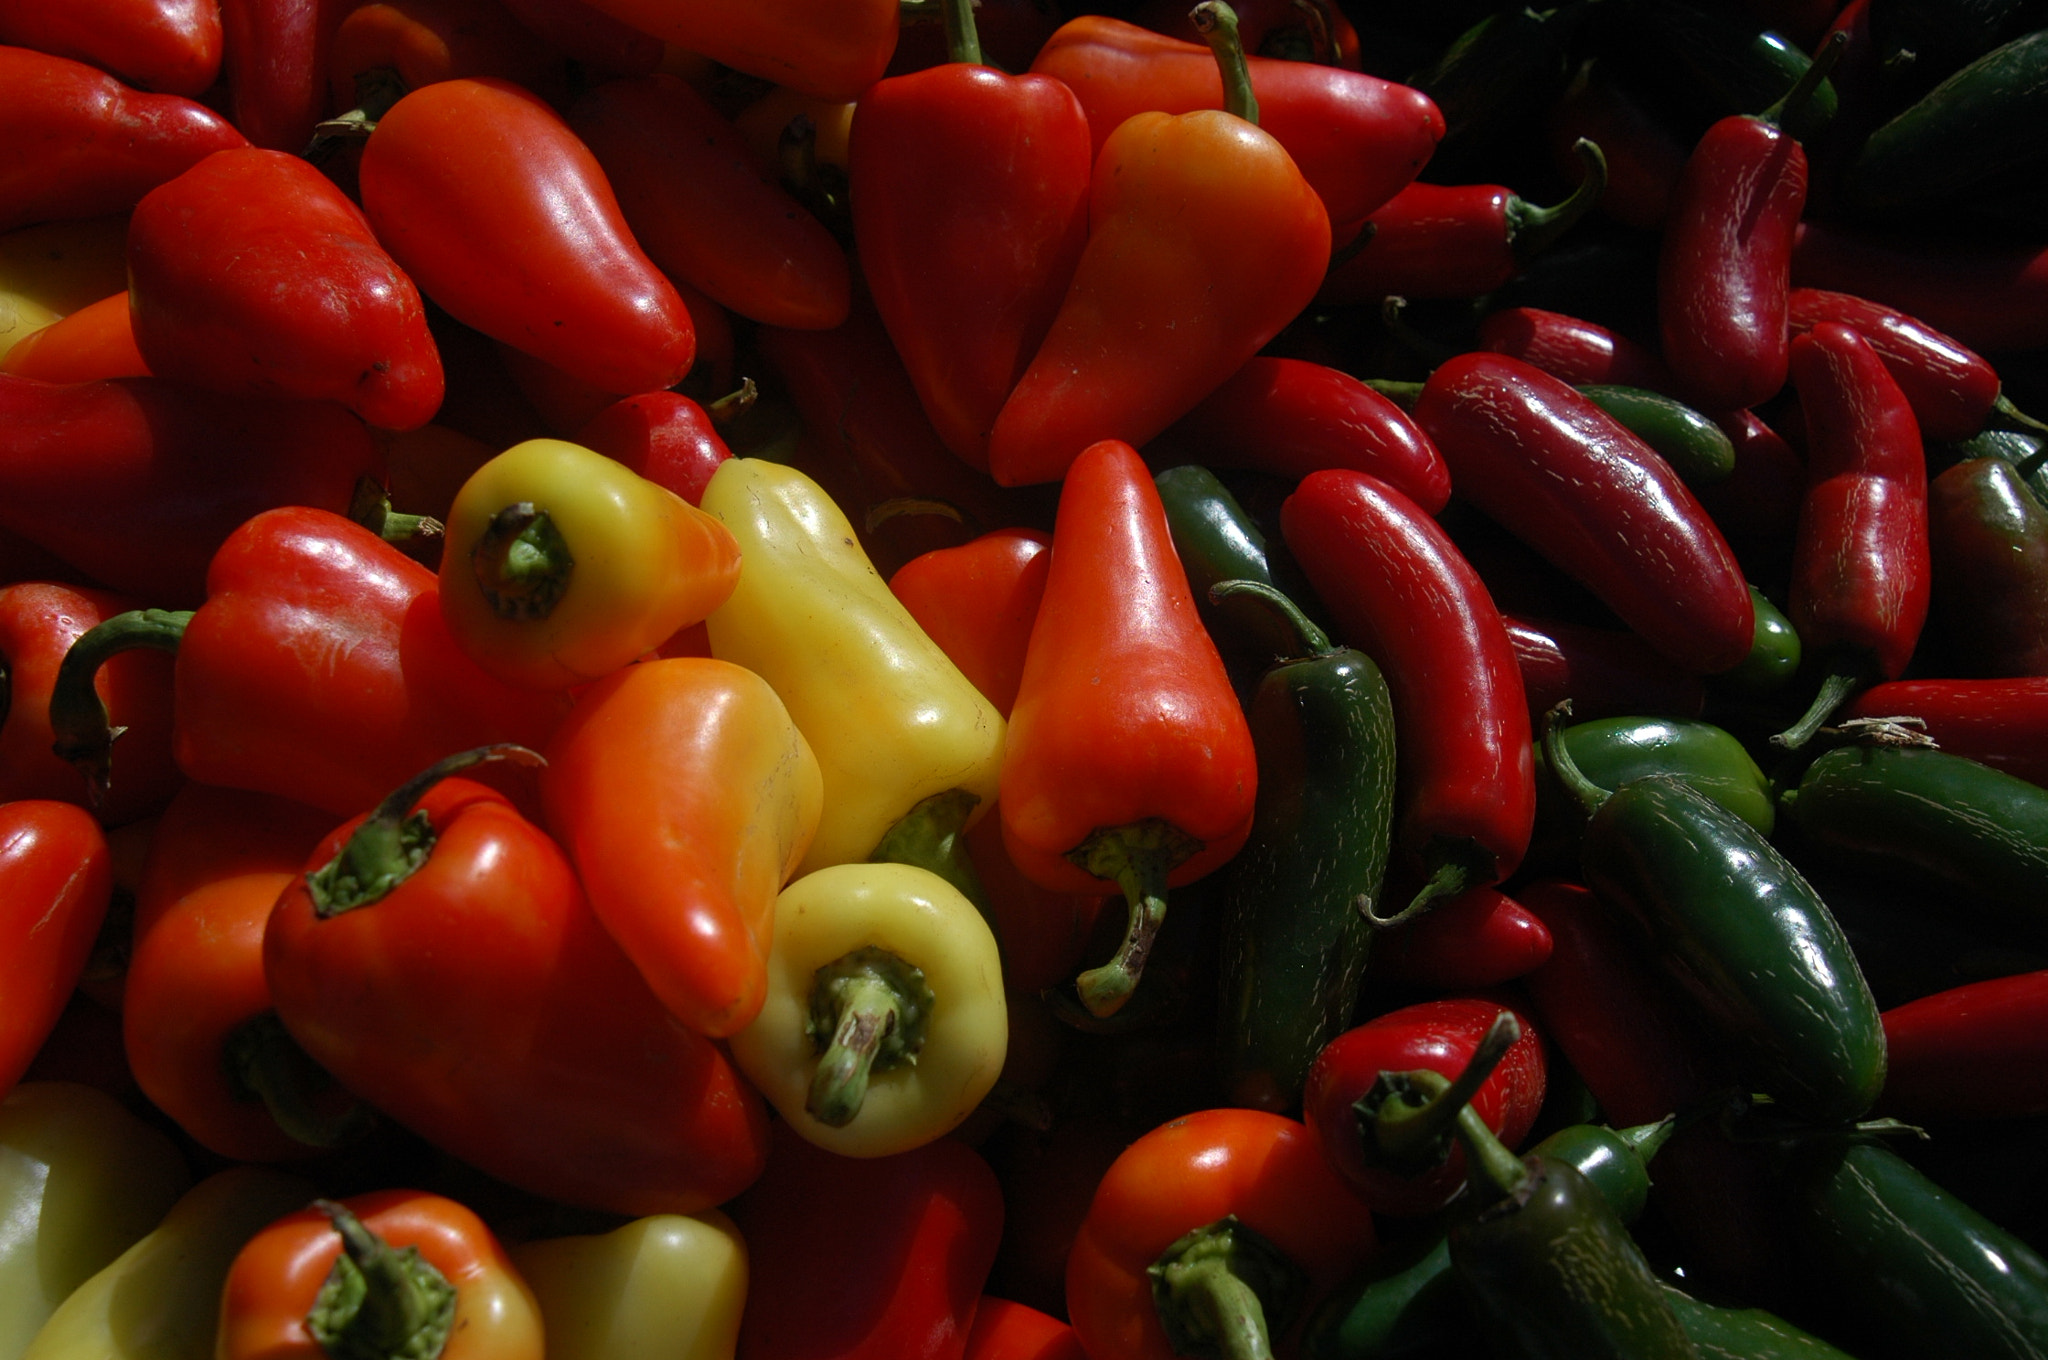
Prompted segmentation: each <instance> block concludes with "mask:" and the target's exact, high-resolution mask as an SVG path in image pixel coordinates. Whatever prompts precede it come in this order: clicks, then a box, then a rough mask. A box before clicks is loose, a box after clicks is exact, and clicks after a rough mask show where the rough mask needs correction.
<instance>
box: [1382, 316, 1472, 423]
mask: <svg viewBox="0 0 2048 1360" xmlns="http://www.w3.org/2000/svg"><path fill="white" fill-rule="evenodd" d="M1407 311H1408V299H1407V298H1405V297H1402V296H1401V295H1400V294H1399V293H1389V294H1387V296H1385V297H1383V298H1381V299H1380V324H1381V325H1382V326H1384V327H1386V329H1387V334H1388V335H1390V336H1392V337H1393V338H1394V342H1395V343H1396V344H1398V345H1399V346H1400V347H1401V348H1402V349H1405V350H1407V351H1408V352H1409V353H1410V354H1412V355H1414V356H1415V357H1416V358H1417V359H1420V360H1421V361H1422V362H1423V363H1425V364H1427V365H1429V366H1430V367H1431V368H1435V367H1437V366H1438V365H1439V364H1443V363H1447V362H1448V361H1450V360H1451V359H1453V358H1455V357H1456V356H1457V353H1458V351H1457V350H1455V349H1453V348H1452V347H1451V346H1449V345H1446V344H1444V343H1443V342H1441V341H1439V340H1436V339H1434V338H1433V337H1431V336H1427V335H1424V334H1423V333H1422V332H1421V331H1419V330H1417V329H1415V327H1413V326H1411V325H1410V324H1408V318H1407ZM1372 386H1373V387H1374V388H1375V389H1377V390H1378V391H1379V393H1380V395H1381V396H1384V397H1387V398H1389V399H1391V400H1394V401H1397V402H1400V404H1401V406H1402V408H1403V409H1404V410H1408V411H1413V410H1414V409H1415V398H1414V397H1410V398H1408V399H1407V400H1402V398H1401V396H1400V395H1399V394H1398V393H1397V392H1396V390H1395V389H1396V388H1397V387H1402V388H1405V387H1409V386H1412V387H1413V388H1414V390H1415V396H1416V397H1419V396H1421V394H1422V388H1423V386H1424V384H1422V383H1413V384H1407V383H1401V384H1396V383H1378V382H1375V383H1373V384H1372Z"/></svg>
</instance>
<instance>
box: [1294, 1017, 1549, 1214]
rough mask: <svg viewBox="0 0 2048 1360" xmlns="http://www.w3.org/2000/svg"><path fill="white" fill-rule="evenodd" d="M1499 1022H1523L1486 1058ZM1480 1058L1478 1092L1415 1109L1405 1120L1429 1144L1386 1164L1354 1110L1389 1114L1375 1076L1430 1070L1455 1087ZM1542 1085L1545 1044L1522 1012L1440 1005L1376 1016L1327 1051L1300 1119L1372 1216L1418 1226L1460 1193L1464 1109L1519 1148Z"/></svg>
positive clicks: (1383, 1150) (1381, 1147)
mask: <svg viewBox="0 0 2048 1360" xmlns="http://www.w3.org/2000/svg"><path fill="white" fill-rule="evenodd" d="M1503 1013H1514V1016H1515V1019H1516V1021H1518V1022H1519V1023H1518V1026H1517V1029H1516V1032H1515V1037H1514V1038H1513V1039H1512V1041H1511V1042H1510V1043H1509V1044H1508V1045H1507V1047H1506V1048H1505V1049H1497V1048H1487V1046H1488V1045H1491V1044H1493V1043H1494V1042H1495V1040H1496V1038H1497V1035H1491V1034H1490V1033H1489V1032H1490V1031H1492V1030H1493V1027H1494V1024H1495V1020H1496V1018H1497V1017H1498V1016H1500V1015H1502V1014H1503ZM1483 1048H1487V1052H1486V1055H1485V1057H1484V1058H1483V1059H1482V1064H1483V1065H1482V1067H1481V1068H1480V1069H1479V1073H1480V1075H1481V1076H1482V1079H1481V1080H1480V1083H1479V1085H1478V1087H1477V1088H1476V1089H1474V1090H1466V1091H1463V1092H1462V1093H1461V1094H1457V1095H1453V1094H1450V1093H1446V1095H1445V1097H1443V1098H1441V1099H1440V1100H1439V1101H1438V1102H1436V1103H1435V1104H1434V1106H1432V1107H1430V1109H1429V1112H1428V1113H1427V1114H1424V1113H1422V1110H1421V1107H1417V1108H1416V1109H1415V1111H1414V1112H1413V1113H1412V1115H1411V1119H1413V1118H1420V1119H1425V1120H1427V1122H1428V1123H1429V1125H1430V1126H1431V1127H1430V1133H1429V1136H1428V1137H1427V1138H1424V1139H1419V1140H1418V1141H1417V1148H1416V1150H1415V1151H1413V1152H1410V1151H1409V1150H1408V1149H1406V1148H1403V1149H1400V1153H1401V1154H1402V1155H1401V1156H1400V1157H1399V1158H1395V1159H1390V1149H1388V1147H1387V1145H1385V1144H1383V1143H1380V1142H1378V1141H1376V1135H1375V1129H1374V1128H1373V1126H1372V1119H1371V1117H1370V1116H1369V1115H1368V1113H1367V1111H1366V1109H1355V1108H1353V1107H1354V1106H1357V1105H1359V1103H1360V1102H1361V1101H1364V1102H1365V1103H1366V1105H1367V1106H1368V1107H1370V1108H1372V1109H1375V1110H1378V1109H1382V1108H1386V1109H1391V1108H1393V1104H1392V1102H1391V1101H1389V1103H1388V1104H1386V1105H1385V1106H1383V1105H1382V1103H1381V1102H1382V1100H1383V1099H1386V1095H1385V1091H1384V1088H1381V1089H1375V1088H1379V1087H1380V1074H1381V1073H1384V1072H1412V1071H1420V1070H1422V1069H1425V1068H1426V1069H1428V1070H1430V1071H1432V1072H1435V1073H1437V1074H1438V1075H1440V1076H1442V1077H1443V1078H1445V1079H1446V1080H1447V1081H1450V1082H1452V1083H1453V1084H1454V1085H1455V1084H1456V1083H1457V1082H1458V1079H1459V1078H1460V1076H1461V1075H1462V1074H1464V1073H1465V1072H1466V1071H1467V1068H1468V1067H1470V1066H1471V1065H1472V1064H1473V1061H1474V1058H1475V1056H1478V1055H1480V1054H1481V1051H1482V1049H1483ZM1547 1078H1548V1071H1547V1068H1546V1065H1545V1062H1544V1055H1543V1040H1542V1039H1541V1038H1540V1037H1538V1034H1537V1031H1536V1030H1535V1028H1533V1027H1532V1025H1531V1023H1530V1020H1529V1012H1528V1011H1527V1010H1522V1011H1519V1012H1516V1011H1515V1008H1513V1007H1505V1006H1502V1005H1501V1004H1500V1003H1499V1002H1496V1001H1493V1000H1489V999H1487V998H1484V997H1478V996H1462V995H1461V996H1445V997H1439V998H1438V999H1436V1000H1434V1001H1422V1002H1417V1003H1415V1004H1413V1005H1409V1006H1402V1007H1400V1008H1398V1009H1396V1010H1391V1011H1388V1012H1387V1013H1386V1014H1384V1015H1379V1016H1375V1017H1374V1018H1373V1019H1371V1020H1368V1021H1366V1022H1365V1023H1364V1024H1361V1025H1356V1026H1353V1027H1352V1028H1351V1029H1348V1030H1346V1031H1344V1032H1343V1033H1342V1034H1340V1035H1338V1036H1337V1037H1336V1038H1334V1039H1332V1040H1330V1042H1329V1043H1327V1044H1325V1045H1324V1046H1323V1049H1322V1051H1321V1052H1319V1053H1318V1054H1316V1059H1315V1062H1314V1063H1313V1064H1312V1065H1311V1066H1310V1067H1309V1073H1308V1084H1307V1085H1306V1086H1305V1087H1304V1088H1303V1090H1302V1096H1301V1107H1302V1115H1301V1117H1302V1122H1303V1123H1304V1124H1305V1125H1307V1128H1308V1133H1309V1141H1310V1142H1311V1144H1313V1145H1314V1147H1315V1148H1316V1149H1317V1151H1318V1153H1319V1154H1320V1155H1321V1156H1322V1158H1323V1160H1324V1161H1325V1162H1327V1163H1328V1164H1329V1165H1330V1167H1331V1168H1332V1169H1333V1170H1335V1172H1336V1173H1337V1174H1338V1176H1340V1177H1341V1178H1342V1179H1343V1181H1344V1183H1345V1184H1346V1185H1349V1186H1350V1187H1351V1190H1352V1193H1353V1194H1355V1195H1357V1196H1358V1197H1359V1198H1360V1199H1362V1200H1364V1201H1365V1202H1366V1203H1367V1204H1369V1205H1371V1206H1372V1208H1373V1211H1374V1212H1375V1213H1382V1214H1391V1215H1395V1216H1397V1217H1417V1216H1420V1215H1423V1214H1430V1213H1435V1212H1436V1211H1437V1210H1438V1209H1441V1208H1443V1207H1444V1205H1446V1204H1448V1203H1449V1202H1450V1201H1451V1199H1452V1197H1453V1196H1455V1195H1456V1194H1457V1193H1458V1192H1459V1191H1460V1190H1462V1189H1463V1188H1464V1186H1465V1155H1464V1149H1463V1148H1462V1147H1459V1146H1457V1145H1456V1144H1457V1141H1458V1140H1457V1139H1455V1138H1454V1137H1453V1135H1452V1132H1451V1130H1452V1126H1453V1124H1454V1122H1455V1119H1456V1115H1457V1111H1458V1108H1459V1107H1460V1106H1462V1105H1464V1104H1466V1103H1468V1102H1469V1103H1470V1104H1471V1106H1472V1108H1473V1109H1474V1110H1475V1111H1477V1112H1478V1115H1479V1117H1480V1118H1481V1119H1483V1120H1485V1121H1486V1126H1487V1127H1488V1128H1490V1129H1492V1130H1493V1132H1494V1134H1495V1136H1496V1137H1498V1138H1499V1139H1500V1140H1501V1141H1502V1142H1503V1143H1506V1144H1507V1145H1508V1146H1509V1147H1511V1148H1512V1147H1516V1146H1519V1145H1520V1144H1521V1142H1522V1140H1523V1139H1524V1138H1526V1137H1527V1136H1528V1133H1529V1130H1530V1128H1531V1127H1532V1126H1533V1125H1534V1124H1535V1122H1536V1115H1537V1113H1538V1112H1539V1111H1540V1110H1541V1109H1542V1107H1543V1092H1544V1088H1545V1083H1546V1081H1547ZM1380 1127H1381V1128H1382V1129H1384V1128H1385V1122H1384V1121H1382V1123H1381V1126H1380ZM1415 1127H1416V1128H1418V1129H1419V1128H1420V1127H1421V1126H1420V1125H1416V1126H1415ZM1409 1158H1412V1160H1408V1159H1409Z"/></svg>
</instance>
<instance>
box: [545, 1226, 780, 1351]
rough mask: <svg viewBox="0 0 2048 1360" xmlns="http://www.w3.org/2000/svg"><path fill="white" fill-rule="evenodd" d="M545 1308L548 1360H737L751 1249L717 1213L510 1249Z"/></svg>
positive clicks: (561, 1238) (557, 1239)
mask: <svg viewBox="0 0 2048 1360" xmlns="http://www.w3.org/2000/svg"><path fill="white" fill-rule="evenodd" d="M511 1254H512V1263H513V1264H514V1265H515V1266H517V1267H518V1268H519V1273H520V1274H521V1275H523V1276H525V1277H526V1283H527V1284H528V1285H529V1286H531V1287H532V1289H533V1293H534V1297H535V1298H537V1299H538V1300H540V1315H541V1321H542V1323H543V1324H544V1325H545V1326H546V1328H547V1338H548V1360H641V1358H642V1357H646V1356H659V1357H661V1360H732V1356H733V1352H734V1351H735V1350H736V1349H737V1348H738V1346H739V1335H740V1314H741V1312H742V1311H743V1309H744V1307H745V1305H746V1301H747V1244H746V1241H745V1239H744V1238H742V1237H741V1236H740V1230H739V1228H738V1227H737V1226H735V1225H734V1223H733V1221H732V1220H731V1219H730V1218H727V1217H726V1216H725V1215H724V1214H722V1213H720V1212H719V1211H718V1210H716V1209H707V1210H705V1211H704V1212H702V1213H700V1214H655V1215H652V1216H651V1217H647V1218H637V1219H634V1220H633V1221H632V1222H630V1223H628V1224H626V1225H624V1226H623V1227H619V1228H615V1229H613V1230H612V1231H610V1232H607V1233H597V1234H588V1235H578V1236H574V1237H550V1238H541V1239H538V1240H535V1241H531V1242H525V1243H521V1244H520V1245H518V1246H515V1247H513V1248H511Z"/></svg>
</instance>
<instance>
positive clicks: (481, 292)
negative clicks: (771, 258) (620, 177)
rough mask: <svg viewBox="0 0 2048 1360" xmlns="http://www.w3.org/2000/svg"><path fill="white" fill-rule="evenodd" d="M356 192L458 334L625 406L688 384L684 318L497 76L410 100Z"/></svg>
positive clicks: (611, 211)
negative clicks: (543, 366) (524, 357)
mask: <svg viewBox="0 0 2048 1360" xmlns="http://www.w3.org/2000/svg"><path fill="white" fill-rule="evenodd" d="M358 177H359V180H360V183H361V187H362V204H363V212H364V213H365V215H367V216H368V218H369V220H370V226H371V228H372V229H373V230H374V231H375V232H376V234H377V239H378V240H380V241H382V242H383V243H384V247H385V249H386V250H388V251H390V252H391V255H392V257H393V258H394V259H396V260H397V261H398V263H399V265H400V266H401V267H402V268H404V270H405V272H406V273H407V274H409V275H411V276H412V278H413V281H414V282H415V283H417V284H418V285H419V288H420V291H421V292H422V293H424V294H426V296H427V297H428V298H429V299H431V300H432V301H434V302H435V303H437V304H439V305H440V306H442V307H444V308H446V309H447V311H448V312H449V313H450V314H451V315H453V316H454V317H456V318H457V319H458V320H460V321H463V322H465V323H466V324H468V325H471V326H474V327H475V328H476V329H478V330H480V331H482V332H484V334H486V335H489V336H491V337H492V338H493V339H496V340H501V341H503V342H504V343H506V344H508V345H511V346H512V347H513V348H515V349H519V350H523V351H525V352H526V353H529V354H532V355H533V356H534V357H535V358H538V359H542V360H545V361H546V362H548V363H550V364H553V365H554V366H555V367H557V368H560V369H562V370H563V371H564V372H567V373H570V374H573V375H574V376H576V377H577V378H579V379H581V380H582V381H584V382H586V383H588V384H590V385H591V386H592V387H595V388H598V389H600V390H602V391H605V392H611V393H616V394H618V395H620V396H627V395H630V394H632V393H635V392H651V391H654V390H655V389H657V388H662V387H672V386H674V385H675V384H676V383H677V382H678V381H680V380H681V378H682V377H683V375H684V374H685V373H687V372H689V369H690V364H691V362H692V361H693V360H694V359H695V358H696V353H697V337H696V329H695V327H694V325H693V324H692V322H691V320H690V313H689V310H688V308H687V307H686V306H685V305H684V303H683V300H682V298H681V297H680V296H679V295H678V294H677V292H676V290H675V286H674V285H673V284H671V283H670V282H669V281H668V279H667V277H666V276H665V275H663V274H662V273H661V271H660V270H659V269H657V268H656V267H655V266H654V264H653V262H652V261H650V260H649V259H648V258H647V256H646V254H645V253H644V252H643V251H642V250H641V249H640V246H639V244H638V243H637V242H636V241H635V239H634V237H633V233H632V230H631V229H630V228H629V227H628V226H627V225H626V222H625V219H624V217H623V216H622V215H621V213H620V210H619V205H618V199H617V198H616V196H615V195H614V194H613V192H612V189H611V185H610V183H609V181H608V180H607V179H606V177H605V173H604V171H603V169H602V168H601V167H600V166H599V165H598V163H597V160H596V158H595V157H593V156H592V155H591V154H590V150H589V148H588V147H586V146H584V145H583V143H582V142H581V141H579V140H578V139H577V137H576V135H575V133H573V132H571V131H570V130H569V127H568V125H567V124H566V123H564V122H563V121H562V119H561V117H560V115H558V114H556V113H555V112H554V110H552V109H551V108H549V107H548V106H547V105H546V104H545V103H543V102H542V101H541V100H540V98H539V97H538V96H536V95H534V94H531V93H529V92H528V91H526V90H524V89H521V88H520V87H519V86H517V85H514V84H512V83H511V82H509V81H504V80H498V79H495V78H489V77H473V78H467V79H461V80H444V81H441V82H439V83H438V84H434V85H427V86H423V87H421V88H420V89H417V90H414V91H413V92H412V93H411V94H409V95H407V96H406V97H405V98H403V99H401V100H399V101H398V103H396V104H394V105H392V107H391V109H390V111H389V112H387V113H386V114H385V115H384V116H383V118H381V119H380V120H378V123H377V130H376V131H375V132H374V133H372V134H371V136H370V139H369V141H368V142H366V143H365V144H364V146H363V158H362V164H361V166H360V167H359V171H358Z"/></svg>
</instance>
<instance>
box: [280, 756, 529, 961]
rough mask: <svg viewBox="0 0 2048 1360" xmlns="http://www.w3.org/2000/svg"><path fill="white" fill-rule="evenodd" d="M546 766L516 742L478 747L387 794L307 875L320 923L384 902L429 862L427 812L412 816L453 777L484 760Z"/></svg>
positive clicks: (430, 829) (430, 832) (446, 759)
mask: <svg viewBox="0 0 2048 1360" xmlns="http://www.w3.org/2000/svg"><path fill="white" fill-rule="evenodd" d="M493 760H510V761H515V762H517V763H519V764H521V765H545V764H546V763H547V762H546V761H545V760H544V759H542V757H541V755H540V753H539V752H538V751H534V750H531V749H529V748H527V747H524V746H519V745H516V744H514V743H512V742H499V743H497V744H496V745H492V746H478V747H475V748H473V749H471V750H468V751H458V752H456V753H455V754H454V755H451V756H446V757H443V758H442V759H440V760H438V761H435V762H434V763H433V764H432V765H430V766H428V767H427V768H426V769H424V770H422V771H420V772H419V773H418V774H416V775H414V776H413V777H412V778H411V779H408V780H407V781H406V782H405V783H403V784H401V785H400V786H399V787H398V788H397V789H395V790H393V791H392V792H391V793H389V794H387V795H386V796H385V798H384V801H383V802H381V803H379V804H378V805H377V807H376V810H375V811H374V812H372V813H371V814H370V815H369V817H368V818H367V819H366V820H365V821H364V822H363V824H362V825H361V826H359V827H357V828H356V830H355V834H353V835H351V836H350V837H349V838H348V841H347V843H346V844H344V845H343V846H342V847H341V849H340V851H338V852H337V853H336V854H335V856H334V858H333V859H331V860H329V861H327V863H325V864H323V865H321V866H320V867H319V868H318V869H315V870H313V871H312V872H311V873H309V874H307V875H306V889H307V892H308V893H309V894H310V895H311V896H312V899H313V910H314V912H315V913H316V914H318V915H319V917H320V919H322V920H326V919H328V918H329V917H333V916H339V915H341V914H342V913H343V912H345V911H354V910H355V909H356V908H357V907H367V906H371V905H373V904H374V903H377V902H380V901H382V900H383V899H384V898H385V897H387V896H388V895H389V894H390V893H391V892H392V890H393V889H395V888H397V887H398V885H399V884H401V883H403V882H405V880H406V879H408V878H411V877H412V876H413V874H414V873H416V872H417V871H418V870H419V868H420V866H421V865H423V864H425V863H426V862H427V857H428V855H429V854H430V853H432V851H433V848H434V840H435V832H434V829H433V827H432V826H430V825H429V824H428V822H427V817H426V814H425V813H423V812H422V813H413V812H411V808H412V805H413V804H414V803H417V802H418V801H419V800H420V799H421V797H423V796H424V795H425V794H426V792H427V790H428V789H430V788H432V787H433V786H434V785H436V784H438V783H440V782H441V781H442V780H444V779H446V778H448V777H449V776H450V775H453V774H457V773H459V772H461V771H463V770H466V769H469V768H470V767H471V766H474V765H481V764H483V763H484V762H486V761H493Z"/></svg>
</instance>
